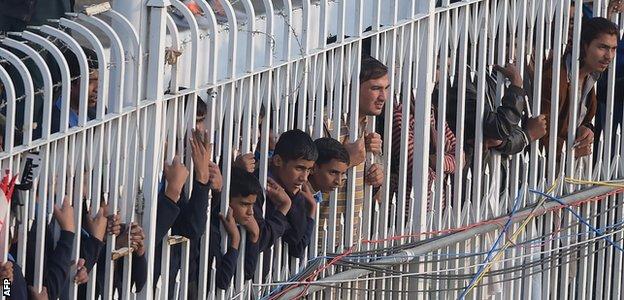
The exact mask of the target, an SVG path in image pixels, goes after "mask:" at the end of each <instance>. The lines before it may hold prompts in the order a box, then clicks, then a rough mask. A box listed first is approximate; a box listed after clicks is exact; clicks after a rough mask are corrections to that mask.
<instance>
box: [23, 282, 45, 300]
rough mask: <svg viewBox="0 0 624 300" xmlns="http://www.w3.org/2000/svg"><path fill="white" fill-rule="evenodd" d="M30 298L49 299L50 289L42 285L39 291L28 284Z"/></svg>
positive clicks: (35, 299) (37, 299)
mask: <svg viewBox="0 0 624 300" xmlns="http://www.w3.org/2000/svg"><path fill="white" fill-rule="evenodd" d="M28 299H31V300H48V289H47V288H46V287H45V286H42V287H41V292H40V293H37V291H36V290H35V287H34V286H32V285H29V286H28Z"/></svg>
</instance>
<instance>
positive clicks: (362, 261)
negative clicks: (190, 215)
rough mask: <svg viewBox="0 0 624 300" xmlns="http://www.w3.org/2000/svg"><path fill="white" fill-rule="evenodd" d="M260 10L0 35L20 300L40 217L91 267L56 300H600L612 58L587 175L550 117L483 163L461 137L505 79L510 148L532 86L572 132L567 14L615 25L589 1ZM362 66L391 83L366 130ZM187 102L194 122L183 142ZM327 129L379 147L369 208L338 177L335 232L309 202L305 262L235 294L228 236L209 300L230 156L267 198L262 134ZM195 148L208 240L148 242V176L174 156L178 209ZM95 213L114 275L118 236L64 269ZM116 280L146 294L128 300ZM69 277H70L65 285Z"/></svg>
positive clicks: (609, 244)
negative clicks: (228, 277) (565, 97)
mask: <svg viewBox="0 0 624 300" xmlns="http://www.w3.org/2000/svg"><path fill="white" fill-rule="evenodd" d="M122 2H123V3H122ZM128 2H129V1H128ZM190 2H192V3H193V4H194V5H189V3H190ZM275 2H276V1H270V0H263V1H252V0H241V1H226V0H216V1H205V0H201V1H200V0H195V1H180V0H170V1H169V0H151V1H147V3H146V4H144V5H143V4H141V5H138V4H133V3H127V2H125V1H115V2H114V3H113V9H110V8H108V7H106V6H100V7H99V8H100V9H94V8H91V9H87V10H85V11H81V12H78V13H68V14H67V15H66V16H65V17H63V18H61V19H60V20H53V21H51V22H50V23H49V24H48V25H42V26H34V27H29V28H27V29H26V30H24V31H22V32H15V33H7V34H6V35H5V36H4V37H0V84H1V85H0V87H1V89H0V95H2V96H1V97H0V98H3V99H4V100H3V101H2V102H1V103H0V105H1V110H0V112H1V113H2V117H3V120H4V131H3V137H4V138H3V140H2V142H3V144H2V146H3V151H2V152H1V153H0V164H1V167H2V169H3V170H8V172H10V174H13V175H14V174H18V173H22V172H23V171H24V170H28V169H29V168H30V167H28V166H31V167H32V166H33V165H35V167H34V168H30V169H32V170H34V171H33V174H32V177H33V178H34V180H33V182H32V185H31V186H25V187H24V186H22V187H18V188H17V189H16V190H15V193H14V194H13V198H12V200H13V205H11V209H10V213H9V216H8V217H7V218H5V219H4V224H7V225H8V226H5V229H4V240H3V241H4V243H3V244H4V252H3V254H4V255H3V258H2V260H3V261H6V260H7V259H9V258H7V253H10V254H11V257H12V258H10V259H13V261H14V264H16V265H19V266H20V267H21V269H22V270H24V274H25V275H26V280H27V282H28V285H31V286H32V287H33V289H34V290H35V291H37V292H38V291H41V290H42V288H43V287H46V285H47V284H49V279H50V276H52V275H50V274H49V273H46V268H51V267H50V265H51V264H52V263H51V262H50V260H51V259H54V258H51V257H50V252H49V250H47V248H49V247H48V245H52V244H56V243H57V241H58V240H59V238H60V235H61V226H59V223H58V222H55V221H54V219H55V218H53V214H54V213H53V211H54V209H53V208H54V205H57V206H61V205H62V202H63V199H64V198H65V197H67V198H68V199H69V201H70V202H71V203H73V211H74V215H73V219H74V220H75V224H76V228H83V230H82V232H81V230H77V229H76V230H75V231H76V232H77V234H75V237H74V238H73V239H72V244H71V260H72V261H74V262H76V261H78V260H79V259H80V258H83V259H85V260H87V261H89V260H93V259H94V260H95V261H93V262H94V263H95V265H94V266H93V268H92V269H90V271H89V279H88V282H87V283H85V284H82V285H79V284H77V283H76V282H74V280H68V282H67V283H66V284H64V285H63V286H64V289H65V291H63V293H62V295H61V294H59V296H61V297H67V298H72V299H75V298H81V297H87V298H88V299H94V298H95V297H96V296H99V297H102V298H101V299H110V298H122V299H128V298H133V297H137V298H140V299H154V298H157V297H158V298H172V297H177V298H178V299H187V298H194V297H197V298H200V299H205V298H211V299H212V298H227V299H232V298H243V299H252V298H253V299H278V298H285V299H288V298H298V297H303V296H304V295H308V297H309V298H310V299H317V298H318V299H338V298H342V299H372V298H380V299H381V298H385V297H391V298H400V299H413V298H418V299H420V298H432V299H438V298H462V299H463V298H464V297H467V298H471V299H477V298H478V299H482V298H487V297H490V296H495V297H500V298H504V299H507V298H513V299H520V298H522V299H535V298H539V299H542V298H543V299H569V298H579V299H584V298H590V299H606V298H614V299H615V298H620V297H621V293H620V290H621V287H622V275H621V272H622V267H623V260H622V247H623V246H624V237H623V235H622V223H621V219H622V217H623V216H624V206H623V205H622V195H621V194H620V193H619V192H620V191H621V189H622V185H621V182H620V181H617V179H621V178H622V177H623V176H624V172H623V171H622V170H623V169H622V168H620V163H622V161H621V157H622V154H623V152H622V151H624V147H623V145H622V143H624V141H623V140H622V138H621V131H620V126H621V122H622V117H623V116H622V111H621V108H622V106H623V105H622V98H621V94H618V90H619V89H618V82H619V80H618V77H617V74H616V69H617V65H618V62H617V59H615V60H613V61H611V62H610V65H609V68H608V69H607V71H606V72H604V74H603V75H602V77H603V79H601V80H603V81H604V83H603V82H602V81H601V82H598V83H596V87H595V89H596V90H598V91H599V93H600V94H601V95H604V96H603V97H604V100H600V101H599V105H598V106H599V107H598V112H599V113H598V114H597V116H596V117H595V119H594V120H593V123H594V125H596V126H595V128H596V130H595V131H594V137H595V142H594V143H593V144H592V146H591V148H592V152H593V154H592V155H587V156H583V157H580V158H577V157H576V155H574V153H575V147H576V145H575V143H572V142H568V143H565V144H564V145H563V147H561V148H558V147H557V144H558V140H557V139H558V135H557V134H554V133H555V132H557V131H558V130H559V128H558V123H559V120H558V118H559V116H560V114H559V109H560V107H559V106H558V103H557V101H552V102H551V103H552V105H551V106H550V116H549V119H548V123H549V127H548V128H547V130H548V132H550V133H551V134H550V135H549V138H548V144H547V145H548V146H545V145H544V144H543V142H544V141H545V140H533V141H530V143H528V144H527V145H526V147H524V146H523V147H522V148H523V150H519V151H515V152H514V153H512V154H509V155H505V154H501V153H500V151H498V150H496V149H498V148H496V147H491V145H490V144H489V143H491V142H492V140H493V139H492V138H491V137H490V136H488V133H487V132H486V131H487V130H488V128H484V127H483V125H482V124H484V120H485V119H486V118H488V114H489V113H491V112H492V111H496V109H497V108H499V107H500V106H501V104H502V103H501V99H502V98H503V96H504V95H506V94H507V93H509V90H510V88H511V87H510V86H509V84H508V83H507V82H506V80H505V76H503V75H502V74H501V73H499V72H496V71H495V68H494V67H493V66H494V65H495V64H498V65H501V66H504V65H505V64H507V63H508V62H510V61H514V62H515V65H516V66H517V67H518V70H519V74H521V76H522V77H523V79H524V85H523V87H522V88H523V90H524V91H525V93H526V100H525V101H524V103H523V104H522V105H523V106H524V108H523V109H522V113H523V116H522V117H521V119H522V121H521V122H520V124H517V125H515V126H516V127H514V128H518V130H523V128H524V132H525V136H526V126H527V122H529V121H528V120H529V118H531V117H535V116H538V115H539V114H540V113H541V112H542V109H543V107H544V106H543V105H542V101H545V100H543V99H545V97H546V96H545V95H546V94H547V93H546V92H545V90H544V89H545V87H546V86H548V87H550V88H551V92H550V96H551V98H552V99H558V98H559V97H558V96H557V95H560V94H562V93H569V95H570V99H573V101H570V111H572V112H577V111H579V101H578V100H577V99H580V97H582V94H581V93H582V92H583V90H581V91H580V92H579V86H582V84H583V82H584V81H583V82H580V80H579V72H580V62H579V61H578V59H576V58H578V57H580V55H581V54H580V53H581V51H583V49H582V45H581V24H582V18H583V10H584V9H585V10H588V9H591V10H592V11H593V12H592V13H593V14H594V16H605V17H608V18H610V19H611V20H613V21H614V22H615V23H618V22H619V20H620V18H621V14H609V8H610V6H609V2H608V1H607V0H602V1H600V0H595V1H589V2H587V1H580V0H552V1H551V0H547V1H543V0H464V1H454V3H450V2H451V1H449V0H442V1H441V2H440V3H437V4H436V3H435V2H436V1H424V0H423V1H413V0H394V1H381V0H364V1H353V0H344V1H340V0H338V1H327V0H321V1H316V0H315V1H310V0H303V1H290V0H284V1H281V2H280V3H275ZM294 2H297V3H294ZM585 15H586V17H587V11H586V12H585ZM620 28H622V27H621V26H620ZM621 33H622V30H621V29H620V31H619V33H618V39H619V38H620V37H621ZM85 49H89V50H87V51H86V52H85ZM89 52H93V53H94V55H95V57H93V56H92V55H91V56H90V55H89ZM68 53H71V54H70V55H69V56H72V57H75V59H76V60H77V62H76V63H77V66H73V65H75V64H76V63H73V62H72V61H69V60H68V58H67V57H68ZM363 55H371V56H372V57H374V58H377V59H378V60H380V61H381V62H383V63H384V64H385V65H386V66H387V67H388V79H389V89H388V95H387V99H386V100H385V103H383V106H384V110H383V113H382V114H380V115H378V116H364V118H361V117H360V116H362V115H361V114H360V110H361V106H360V103H359V99H360V80H359V74H360V64H361V60H362V56H363ZM568 56H569V57H572V59H571V64H570V67H567V66H566V57H568ZM93 60H96V61H97V77H98V80H97V86H95V84H94V83H93V82H94V81H93V79H92V76H95V74H92V73H90V72H89V70H90V68H92V65H93ZM72 64H73V65H72ZM549 66H552V67H551V69H548V68H550V67H549ZM76 67H78V69H79V72H78V76H76V74H74V71H73V70H72V69H75V68H76ZM568 68H570V69H568ZM562 69H565V71H566V74H570V75H569V78H571V80H570V83H569V84H568V85H569V86H570V90H569V91H566V90H560V86H561V84H560V83H561V80H566V79H568V78H564V77H560V76H550V77H547V78H552V79H551V80H552V82H547V83H546V84H543V82H544V79H543V78H544V77H545V76H546V74H560V73H561V72H563V71H564V70H562ZM90 78H91V79H90ZM90 80H91V81H90ZM581 80H582V78H581ZM77 82H78V83H79V84H77ZM470 93H472V94H470ZM618 95H620V96H618ZM470 97H472V98H473V100H474V101H473V102H471V101H469V98H470ZM74 101H77V103H75V102H74ZM198 101H203V103H205V104H206V114H205V118H204V119H203V121H199V122H197V119H196V117H197V111H198ZM200 104H201V103H200ZM580 105H583V103H581V104H580ZM396 115H401V116H403V117H402V119H401V120H400V121H401V122H402V124H403V126H401V127H397V124H398V123H397V122H398V121H397V118H396ZM406 116H410V117H406ZM202 117H203V116H202ZM569 117H570V118H569V124H570V125H569V126H568V132H567V141H575V140H576V135H577V130H576V128H577V127H578V126H577V124H581V122H582V120H578V115H577V114H576V113H571V114H570V115H569ZM363 119H365V120H367V122H361V121H362V120H363ZM447 123H448V124H450V126H449V131H451V132H452V135H453V139H454V145H453V147H454V150H452V149H449V144H448V143H446V142H447V141H448V140H449V133H448V131H447V130H444V128H446V124H447ZM341 125H344V126H346V127H348V132H347V133H348V134H347V135H346V136H347V137H348V138H347V140H346V141H345V142H348V143H353V142H356V140H357V139H358V137H359V134H360V132H363V131H365V132H375V131H377V132H379V134H380V135H381V136H382V139H383V149H382V155H381V156H374V155H372V153H368V154H367V156H366V160H365V162H364V163H363V164H362V167H363V166H367V167H368V166H370V165H371V164H373V163H377V164H379V165H380V166H381V168H382V169H383V170H384V176H383V184H382V185H381V187H375V188H374V187H373V186H371V185H369V184H367V183H363V182H362V181H359V180H357V176H358V168H359V167H353V168H350V169H349V170H348V172H347V180H346V188H345V191H346V200H345V203H344V207H345V209H344V211H341V209H340V208H339V206H341V204H340V203H339V199H338V191H334V192H332V193H330V196H329V199H326V202H325V204H322V205H326V206H327V207H326V209H327V212H328V217H326V218H322V217H321V214H320V212H317V214H316V218H315V219H316V223H315V226H314V229H313V233H312V237H311V241H310V242H309V245H308V248H307V251H305V255H304V256H303V258H294V257H291V255H289V253H288V247H286V246H285V244H284V243H282V241H281V240H279V239H278V240H277V241H276V242H275V244H274V245H272V246H271V247H270V248H269V249H266V250H265V251H263V252H262V253H259V257H258V260H257V267H256V271H255V273H254V274H253V276H251V277H253V278H252V279H250V280H248V279H247V278H245V277H246V276H245V272H244V268H245V257H246V255H245V251H246V249H248V248H247V247H246V245H245V244H246V243H247V239H246V238H245V236H246V234H247V233H246V232H245V229H244V228H243V227H242V226H240V231H241V236H242V238H241V245H240V247H239V249H240V251H239V255H238V257H239V258H238V264H237V266H236V272H235V275H234V278H233V280H232V281H231V283H230V285H229V288H228V289H227V290H220V289H217V287H216V283H215V278H216V277H217V274H218V273H219V271H220V270H219V269H218V268H217V267H216V262H211V259H210V251H209V245H210V244H211V242H210V233H211V230H210V226H211V222H212V221H211V218H213V217H214V216H212V214H211V209H214V208H216V207H219V210H220V211H221V212H225V211H227V210H228V205H229V196H228V195H229V192H230V186H231V182H230V180H231V174H232V168H233V167H234V160H235V158H236V157H237V156H238V155H240V154H246V153H256V152H257V153H259V159H258V160H257V161H256V166H257V169H258V179H259V181H260V183H261V185H262V186H263V187H266V186H267V178H268V176H269V166H270V164H271V159H270V157H269V155H268V153H269V149H270V138H269V136H271V135H272V134H274V135H276V136H279V135H280V134H281V133H283V132H285V131H287V130H290V129H294V128H298V129H301V130H303V131H305V132H307V133H309V134H310V136H312V137H313V139H316V138H320V137H323V136H327V135H329V136H332V137H335V138H337V137H338V136H341V135H344V134H343V133H344V132H342V131H341V127H343V126H341ZM196 126H202V127H204V128H206V130H207V132H208V139H209V142H210V145H211V147H212V149H211V150H212V152H211V154H210V155H211V157H210V159H211V160H212V161H213V162H215V163H217V164H219V167H220V172H221V174H222V178H223V184H222V186H223V187H222V189H221V191H220V192H219V193H217V192H216V191H211V192H210V194H209V196H208V198H207V199H203V201H205V202H206V203H217V205H207V211H206V212H205V215H206V216H207V219H206V221H205V224H195V225H197V226H198V227H201V228H202V230H203V231H204V233H203V234H201V236H199V237H191V236H187V235H185V234H184V233H179V232H177V231H176V230H175V229H173V230H172V229H171V228H170V227H167V228H165V229H164V230H165V231H168V232H167V233H166V234H165V236H164V238H162V240H158V238H157V237H159V235H158V233H159V232H160V231H161V230H163V229H162V227H163V226H164V225H162V224H164V223H163V222H162V220H161V219H159V216H160V214H159V212H162V211H163V208H162V207H161V206H160V205H159V193H162V191H163V189H164V188H163V185H164V184H165V183H164V182H165V174H163V170H164V168H165V166H166V165H169V164H171V162H172V161H173V160H174V157H175V156H178V157H180V158H181V160H182V163H183V164H184V165H185V166H186V167H187V169H188V170H191V172H190V174H189V176H188V178H187V179H186V184H185V189H184V193H183V194H186V195H188V196H189V197H191V195H192V193H193V185H194V184H193V183H194V176H195V174H194V172H193V171H192V170H193V159H192V156H191V152H190V151H191V150H190V148H191V146H190V142H189V137H190V136H191V134H192V133H191V129H192V128H195V127H196ZM362 126H365V128H360V127H362ZM57 127H58V128H57ZM397 128H398V129H397ZM472 128H474V130H473V131H474V132H470V130H472ZM397 139H398V140H397ZM494 140H495V139H494ZM494 142H496V141H494ZM498 142H500V141H498ZM432 145H433V146H432ZM397 151H398V153H397ZM448 161H452V165H453V166H454V168H448V166H447V164H448ZM25 165H28V166H27V167H25ZM19 177H20V179H19V180H18V182H19V183H28V182H29V180H28V178H25V177H22V176H21V175H20V176H19ZM392 182H396V186H398V188H396V189H394V190H393V188H392V186H393V185H392ZM3 190H5V191H6V190H8V188H6V189H4V188H3ZM540 192H543V193H547V194H548V195H549V196H545V195H543V194H540ZM360 193H361V194H362V195H363V196H361V195H360ZM359 197H362V198H363V200H362V203H361V204H358V203H356V198H359ZM99 199H101V201H104V202H105V203H107V204H108V208H107V211H108V212H109V213H113V212H119V216H120V219H121V223H123V224H127V227H128V228H130V224H132V223H133V222H135V223H137V224H139V225H140V226H141V227H142V229H143V231H144V235H145V241H144V244H145V247H144V249H145V254H143V255H137V253H134V254H133V252H136V250H137V247H135V246H134V244H133V240H132V239H131V236H132V235H131V234H128V235H119V236H116V235H111V234H106V235H105V241H104V246H103V248H102V250H101V251H103V254H102V257H103V259H100V260H99V261H98V259H97V257H95V258H93V257H85V256H88V255H89V254H86V253H87V252H85V250H84V249H85V247H88V246H89V245H90V243H92V241H91V239H92V238H93V232H92V231H91V230H90V229H91V227H90V226H91V225H90V224H91V223H93V222H94V221H91V220H92V218H97V213H98V211H99V210H100V209H101V208H100V201H98V200H99ZM559 201H560V202H559ZM17 202H19V205H15V204H16V203H17ZM174 205H175V204H174ZM179 205H182V204H179ZM87 208H88V209H87ZM180 209H183V206H181V208H180ZM264 209H265V208H263V210H264ZM7 211H9V210H7ZM0 212H2V210H0ZM196 213H197V214H204V212H202V211H199V212H196ZM83 214H88V216H83ZM263 214H264V211H263ZM176 216H177V215H171V216H165V217H166V218H167V217H171V218H173V219H175V218H176ZM169 223H171V224H173V221H172V222H169ZM224 233H225V232H224V231H223V228H221V237H222V240H221V243H220V245H221V247H223V249H221V250H222V252H224V251H225V250H226V248H227V247H226V245H227V235H225V234H224ZM59 244H60V242H59ZM120 245H124V246H120ZM160 245H162V246H160ZM57 247H58V245H57ZM158 247H160V248H158ZM9 249H11V250H10V251H9ZM159 254H160V255H159ZM195 254H197V257H196V256H195ZM141 257H144V261H145V263H142V261H143V258H141ZM74 262H72V266H73V265H74ZM87 264H88V263H87ZM267 264H268V265H267ZM178 269H179V271H178ZM156 270H160V274H157V273H156ZM30 272H32V273H30ZM137 272H138V273H142V274H143V275H145V276H144V278H145V284H144V286H143V287H142V288H139V287H137V285H136V284H135V283H136V282H135V281H136V280H137V278H141V276H140V275H136V274H135V273H137ZM29 273H30V274H29ZM77 273H80V269H76V267H72V269H71V272H70V274H69V278H74V276H75V275H76V274H77ZM191 278H195V279H194V280H192V279H191ZM170 282H173V284H170ZM47 289H48V291H50V286H47Z"/></svg>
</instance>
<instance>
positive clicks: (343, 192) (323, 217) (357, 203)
mask: <svg viewBox="0 0 624 300" xmlns="http://www.w3.org/2000/svg"><path fill="white" fill-rule="evenodd" d="M341 123H342V124H341V127H340V136H339V137H338V138H336V137H335V136H333V134H334V132H333V126H332V124H331V122H329V121H328V120H325V136H327V137H332V138H335V139H337V140H338V141H340V142H341V143H343V144H344V143H346V142H349V139H348V138H349V132H350V130H349V126H348V124H347V121H346V120H344V119H343V120H342V122H341ZM358 127H359V131H358V137H361V136H363V135H364V129H365V128H366V122H363V123H360V125H359V126H358ZM366 169H367V166H366V163H361V164H359V165H357V166H355V170H356V172H355V193H354V197H353V199H352V200H351V201H348V200H347V184H345V185H343V186H342V187H341V188H338V194H337V197H336V228H335V231H334V232H335V243H334V245H336V247H337V248H340V247H341V246H342V248H346V247H349V246H350V245H345V241H343V236H344V232H343V231H344V230H345V229H344V228H343V225H342V224H340V223H341V222H340V218H341V216H342V217H343V220H344V224H346V223H347V215H346V214H347V204H349V205H354V207H353V215H354V218H353V223H352V225H353V241H354V242H357V241H358V240H359V238H360V223H361V222H360V221H361V219H362V218H361V215H362V208H363V204H364V171H365V170H366ZM323 198H324V199H330V195H329V194H324V195H323ZM329 203H330V201H323V202H322V203H321V204H320V205H319V212H320V218H319V221H318V224H319V225H322V224H323V223H324V222H327V225H328V226H329V215H330V209H329ZM329 230H331V229H329ZM328 238H329V235H328ZM321 240H322V232H320V231H319V242H321ZM319 244H320V243H319ZM334 250H335V249H327V251H330V252H331V251H334Z"/></svg>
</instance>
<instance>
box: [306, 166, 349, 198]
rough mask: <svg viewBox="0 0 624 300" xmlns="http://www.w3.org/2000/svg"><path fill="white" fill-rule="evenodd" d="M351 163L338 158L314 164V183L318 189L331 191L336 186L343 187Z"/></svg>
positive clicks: (324, 191) (326, 191)
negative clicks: (348, 163)
mask: <svg viewBox="0 0 624 300" xmlns="http://www.w3.org/2000/svg"><path fill="white" fill-rule="evenodd" d="M348 168H349V165H347V164H345V163H344V162H341V161H339V160H336V159H332V160H330V161H329V162H327V163H324V164H321V165H319V164H315V165H314V172H313V176H314V183H315V184H316V187H315V188H317V189H318V190H320V191H321V192H323V193H329V192H331V191H333V190H334V189H335V188H338V187H341V186H342V183H343V182H344V178H345V174H346V173H347V169H348Z"/></svg>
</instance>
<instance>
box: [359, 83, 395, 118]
mask: <svg viewBox="0 0 624 300" xmlns="http://www.w3.org/2000/svg"><path fill="white" fill-rule="evenodd" d="M389 88H390V80H389V79H388V75H387V74H386V75H384V76H382V77H380V78H377V79H371V80H367V81H364V82H362V84H360V107H359V108H360V116H379V115H381V112H382V111H383V107H384V104H385V103H386V99H387V96H388V95H387V94H388V89H389Z"/></svg>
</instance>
